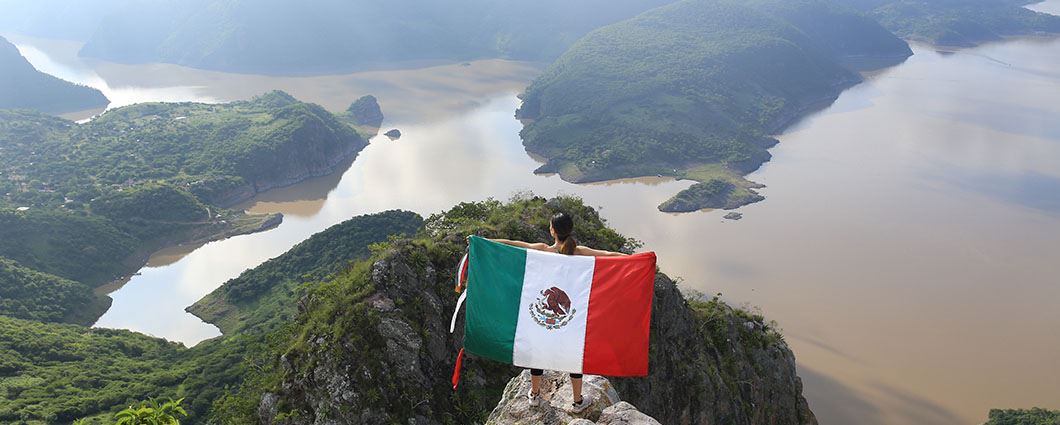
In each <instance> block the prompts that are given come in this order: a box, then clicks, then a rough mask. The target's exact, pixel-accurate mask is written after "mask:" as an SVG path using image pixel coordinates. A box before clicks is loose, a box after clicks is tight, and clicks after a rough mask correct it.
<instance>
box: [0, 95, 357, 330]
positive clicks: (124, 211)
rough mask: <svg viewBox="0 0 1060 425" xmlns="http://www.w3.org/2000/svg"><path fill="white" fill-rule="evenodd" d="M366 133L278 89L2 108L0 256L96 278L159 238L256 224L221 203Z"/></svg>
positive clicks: (314, 167)
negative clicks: (66, 115)
mask: <svg viewBox="0 0 1060 425" xmlns="http://www.w3.org/2000/svg"><path fill="white" fill-rule="evenodd" d="M366 143H367V142H366V141H365V140H364V138H362V137H361V136H360V135H358V133H357V132H356V131H355V130H354V129H353V128H351V126H350V125H348V124H346V123H344V122H342V121H341V120H340V119H339V118H337V117H336V116H335V115H333V114H331V113H329V112H327V111H325V110H323V109H322V108H320V107H319V106H317V105H313V104H307V103H302V102H299V101H297V100H295V99H294V98H292V97H291V96H289V95H287V94H286V93H283V92H273V93H269V94H266V95H263V96H260V97H257V98H255V99H253V100H250V101H243V102H233V103H229V104H220V105H206V104H195V103H179V104H165V103H144V104H138V105H133V106H127V107H122V108H117V109H114V110H111V111H108V112H106V113H105V114H103V115H102V116H100V117H98V118H96V119H94V120H92V121H90V122H88V123H85V124H80V125H79V124H75V123H73V122H70V121H67V120H63V119H60V118H56V117H52V116H48V115H44V114H41V113H36V112H32V111H25V110H0V257H6V258H9V259H11V260H14V261H17V262H18V263H19V264H20V265H21V266H22V267H26V268H30V269H33V270H36V271H39V272H42V273H48V274H52V275H56V276H59V277H62V278H66V279H71V280H75V281H79V282H82V283H86V284H88V285H90V286H95V285H99V284H101V283H103V282H107V281H109V280H111V279H114V278H115V277H118V276H119V275H121V274H123V273H128V272H129V271H130V270H131V269H135V268H137V267H138V265H139V261H142V258H143V257H144V256H145V254H146V253H147V252H150V251H151V250H153V249H157V248H159V247H161V246H164V245H167V244H173V243H178V242H183V241H193V240H202V239H210V238H214V237H220V236H226V235H231V234H235V233H241V232H247V231H253V230H256V229H258V228H259V227H260V226H261V225H262V224H263V223H265V222H267V221H266V220H267V217H265V216H247V215H244V214H242V213H239V212H235V211H230V210H225V209H223V208H221V207H223V206H225V205H228V204H230V203H232V202H234V201H238V200H241V199H244V198H246V197H249V196H251V195H253V194H255V193H256V192H259V191H262V190H265V189H268V188H271V187H275V186H281V185H286V184H290V183H294V182H296V181H298V180H300V179H304V178H307V177H312V176H316V175H322V174H324V173H327V172H331V171H333V167H335V166H336V164H338V163H340V162H342V161H343V160H345V159H347V158H349V157H350V156H351V155H354V154H356V152H358V151H359V150H360V149H361V148H362V147H364V146H365V145H366ZM53 300H59V298H53ZM68 307H70V306H60V305H53V306H40V308H45V309H50V310H53V311H60V310H64V309H67V308H68ZM96 313H98V312H96ZM19 317H22V316H19Z"/></svg>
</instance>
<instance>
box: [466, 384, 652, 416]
mask: <svg viewBox="0 0 1060 425" xmlns="http://www.w3.org/2000/svg"><path fill="white" fill-rule="evenodd" d="M529 392H530V372H529V371H523V372H522V373H520V374H519V376H516V377H515V378H512V380H511V381H510V382H508V386H507V387H505V388H504V395H503V396H501V401H500V403H497V408H495V409H493V413H491V414H490V417H489V420H487V421H486V423H487V424H495V425H501V424H513V425H515V424H527V425H529V424H543V425H567V424H582V425H585V424H609V425H619V424H622V425H658V424H659V421H657V420H655V418H652V417H651V416H648V415H645V414H644V413H641V412H640V411H638V410H637V408H636V407H634V406H633V405H631V404H629V403H626V402H624V401H621V399H620V397H619V395H618V391H616V390H615V388H614V386H612V385H611V381H608V380H607V378H604V377H602V376H594V375H586V376H585V378H584V379H583V381H582V396H583V397H586V398H588V399H589V400H591V401H592V404H591V405H590V406H589V408H587V409H585V410H584V411H582V412H581V413H578V414H574V413H571V411H570V408H571V404H572V403H573V402H574V399H573V395H572V393H571V382H570V376H568V375H567V374H565V373H556V372H551V371H548V372H545V375H544V377H542V383H541V403H540V405H538V406H531V405H530V402H529V399H528V398H527V393H529Z"/></svg>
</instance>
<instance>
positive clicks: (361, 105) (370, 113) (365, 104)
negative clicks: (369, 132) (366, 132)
mask: <svg viewBox="0 0 1060 425" xmlns="http://www.w3.org/2000/svg"><path fill="white" fill-rule="evenodd" d="M346 112H348V113H349V114H350V118H352V119H353V123H354V124H355V125H361V126H367V127H372V128H376V129H378V128H379V126H381V125H383V110H382V109H380V108H379V101H378V100H376V98H375V96H372V95H366V96H361V97H360V98H358V99H357V100H355V101H354V102H353V103H351V104H350V107H349V108H346Z"/></svg>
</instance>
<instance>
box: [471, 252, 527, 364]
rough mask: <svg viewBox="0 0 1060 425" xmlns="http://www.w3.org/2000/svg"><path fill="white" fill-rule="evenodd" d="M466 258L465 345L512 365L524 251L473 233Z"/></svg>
mask: <svg viewBox="0 0 1060 425" xmlns="http://www.w3.org/2000/svg"><path fill="white" fill-rule="evenodd" d="M469 258H473V259H474V262H472V263H471V264H470V265H469V266H468V281H467V311H466V313H465V314H466V315H467V317H466V322H465V325H464V348H465V349H467V351H469V352H471V353H474V354H476V355H478V356H481V357H485V358H488V359H492V360H496V361H499V362H503V363H508V364H511V363H512V351H513V349H514V345H515V327H516V323H518V319H519V301H520V295H521V294H522V290H523V275H524V270H525V269H526V250H525V249H522V248H516V247H514V246H509V245H504V244H499V243H495V242H490V241H487V240H485V239H482V238H480V237H478V236H472V237H471V255H470V256H469ZM479 265H481V266H479Z"/></svg>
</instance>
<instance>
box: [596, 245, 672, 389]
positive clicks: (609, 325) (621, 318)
mask: <svg viewBox="0 0 1060 425" xmlns="http://www.w3.org/2000/svg"><path fill="white" fill-rule="evenodd" d="M654 283H655V253H654V252H645V253H640V254H635V255H631V256H626V257H596V267H595V269H594V271H593V283H592V290H591V292H590V295H589V313H588V317H587V318H586V321H587V323H586V324H585V328H586V329H585V353H584V355H583V363H582V372H584V373H587V374H592V375H604V376H646V375H647V374H648V328H649V326H650V325H651V299H652V293H653V288H654Z"/></svg>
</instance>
